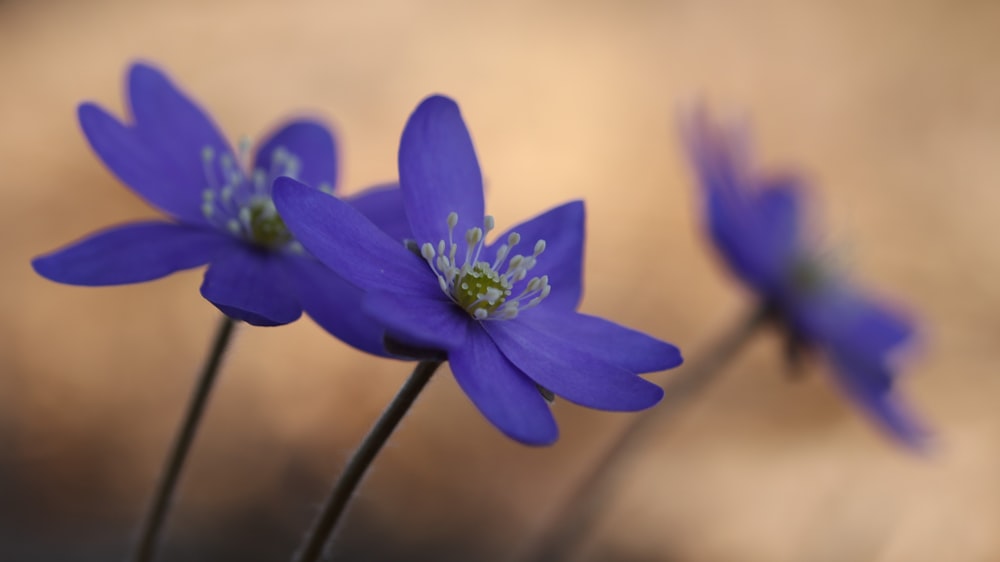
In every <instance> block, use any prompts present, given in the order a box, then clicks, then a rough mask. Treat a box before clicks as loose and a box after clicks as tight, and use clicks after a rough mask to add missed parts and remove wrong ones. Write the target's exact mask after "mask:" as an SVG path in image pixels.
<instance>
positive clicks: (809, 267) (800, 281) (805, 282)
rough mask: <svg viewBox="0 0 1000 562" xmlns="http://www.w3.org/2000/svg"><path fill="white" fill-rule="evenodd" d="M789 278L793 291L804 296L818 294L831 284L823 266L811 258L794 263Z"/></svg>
mask: <svg viewBox="0 0 1000 562" xmlns="http://www.w3.org/2000/svg"><path fill="white" fill-rule="evenodd" d="M788 278H789V281H790V283H791V286H792V289H793V290H794V291H795V292H797V293H799V294H803V295H809V294H813V293H816V292H818V291H819V290H820V289H822V288H823V287H824V286H826V285H827V284H828V283H829V282H830V278H829V274H828V271H827V269H826V268H825V267H824V266H823V264H822V263H821V262H820V261H818V260H816V259H812V258H809V257H804V258H799V259H797V260H795V261H794V262H792V265H791V266H790V268H789V272H788Z"/></svg>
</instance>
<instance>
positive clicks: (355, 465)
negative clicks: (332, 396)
mask: <svg viewBox="0 0 1000 562" xmlns="http://www.w3.org/2000/svg"><path fill="white" fill-rule="evenodd" d="M440 366H441V361H437V360H434V361H421V362H420V363H417V366H416V368H415V369H413V374H411V375H410V378H408V379H407V380H406V382H405V383H403V387H402V388H400V389H399V393H397V394H396V397H395V398H393V399H392V402H390V403H389V406H388V407H386V409H385V412H383V413H382V416H381V417H380V418H379V419H378V421H376V422H375V425H374V426H372V428H371V430H370V431H369V432H368V435H366V436H365V439H364V441H362V442H361V445H360V446H359V447H358V450H357V451H355V452H354V456H352V457H351V459H350V460H349V461H348V462H347V466H346V467H344V472H343V473H342V474H341V475H340V478H339V479H338V480H337V483H336V484H334V487H333V491H332V492H331V493H330V496H329V497H328V498H327V499H326V502H325V503H324V504H323V508H322V511H321V512H320V515H319V517H318V518H317V519H316V522H315V523H314V524H313V528H312V529H311V530H310V531H309V535H308V536H307V537H306V540H305V541H304V542H303V544H302V547H301V548H300V549H299V551H298V554H296V556H295V562H316V561H317V560H319V559H320V557H321V556H322V555H323V550H324V547H325V546H326V544H327V542H329V539H330V537H332V536H333V534H334V531H336V528H337V523H338V522H339V521H340V518H341V516H342V515H343V514H344V510H345V508H346V507H347V504H348V502H350V500H351V496H352V495H354V491H355V490H356V489H357V487H358V483H360V482H361V478H362V477H364V475H365V472H367V471H368V467H369V466H370V465H371V463H372V461H373V460H375V456H376V455H378V453H379V451H380V450H382V446H383V445H385V443H386V441H388V440H389V436H390V435H392V432H393V431H394V430H395V429H396V426H397V425H399V422H400V421H401V420H402V419H403V416H404V415H405V414H406V412H407V411H408V410H409V409H410V406H411V405H413V402H414V400H416V399H417V396H418V395H419V394H420V391H421V390H423V388H424V386H426V385H427V382H428V381H430V380H431V375H433V374H434V371H436V370H437V368H438V367H440Z"/></svg>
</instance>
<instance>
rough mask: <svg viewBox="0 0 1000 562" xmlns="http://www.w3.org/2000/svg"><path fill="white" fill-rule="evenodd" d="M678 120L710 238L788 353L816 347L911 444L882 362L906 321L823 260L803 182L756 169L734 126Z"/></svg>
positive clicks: (912, 434)
mask: <svg viewBox="0 0 1000 562" xmlns="http://www.w3.org/2000/svg"><path fill="white" fill-rule="evenodd" d="M685 125H686V128H685V131H684V133H685V137H686V138H685V140H686V142H687V145H688V149H689V151H690V154H691V158H692V159H693V161H694V167H695V170H696V172H697V175H698V177H699V180H700V183H701V190H702V195H703V197H704V205H705V210H704V213H705V219H706V221H707V223H708V230H709V233H710V235H711V238H712V241H713V242H714V244H715V246H716V248H717V249H718V250H719V252H720V253H721V254H722V257H723V258H724V259H725V261H726V262H727V264H728V265H729V267H730V269H732V271H733V273H734V274H735V275H736V276H737V277H738V278H739V279H740V280H741V281H743V282H744V283H746V284H747V285H748V286H749V287H750V288H751V289H752V290H753V291H754V292H755V293H757V295H759V297H760V298H761V299H762V300H763V301H764V303H765V304H766V305H768V306H769V307H770V309H771V311H772V313H773V314H774V315H775V317H776V319H777V320H779V321H780V322H781V323H782V325H783V327H784V329H785V330H786V334H787V336H788V338H789V342H790V344H791V345H790V348H789V351H790V352H791V353H792V354H793V355H792V356H793V357H795V356H796V355H797V352H798V351H800V350H814V351H818V352H820V353H821V354H822V355H823V356H824V357H825V358H826V359H828V360H829V362H830V364H831V366H832V371H833V373H834V374H835V375H836V380H837V382H838V383H839V385H840V386H841V387H842V388H843V389H844V390H845V391H846V393H847V395H848V396H850V398H851V399H852V400H853V401H854V402H856V403H857V404H858V405H860V406H861V407H862V408H863V409H864V410H865V411H866V412H868V414H869V415H870V416H871V417H873V418H874V419H875V420H876V421H877V422H878V423H880V424H881V425H882V426H883V427H884V428H885V429H887V430H888V431H889V432H890V433H891V434H892V435H894V436H895V437H896V438H898V439H900V440H901V441H903V442H904V443H906V444H908V445H910V446H913V447H920V446H921V445H922V444H923V443H924V441H925V439H926V437H927V432H926V430H925V429H924V428H923V427H922V425H921V424H920V423H918V421H917V420H916V419H915V418H914V417H913V416H912V415H911V413H910V412H909V411H908V410H907V408H906V407H904V405H903V404H901V402H900V401H899V398H898V397H897V396H896V394H895V393H894V392H893V383H894V381H895V379H896V373H895V372H894V370H893V368H892V365H891V363H892V362H891V361H890V359H891V357H890V355H891V353H892V352H893V351H894V350H896V349H897V348H899V347H900V346H902V345H903V344H905V343H906V342H907V341H909V340H910V339H911V338H912V336H913V326H912V323H911V321H910V320H909V319H907V318H905V317H903V316H902V315H901V314H900V313H898V312H896V311H893V310H891V309H890V308H888V307H887V306H886V305H885V304H883V303H880V302H877V301H875V300H873V299H872V298H870V297H869V296H867V295H866V294H864V293H863V292H862V291H860V290H859V289H858V288H857V287H855V286H854V285H853V284H852V283H851V282H850V281H849V280H847V279H845V278H844V277H843V274H842V273H841V272H839V271H837V270H836V269H835V268H834V267H833V264H830V263H829V261H828V260H824V259H823V257H822V255H821V254H820V253H819V252H818V251H817V248H816V245H815V243H814V242H815V240H814V239H813V238H812V237H811V234H812V233H811V232H810V231H809V230H808V228H807V227H808V226H809V225H808V224H807V221H806V220H805V217H803V208H802V207H803V200H804V197H805V195H806V191H807V190H806V186H805V184H804V182H802V181H801V180H800V179H799V178H796V177H792V176H789V175H768V174H760V173H758V172H757V171H756V170H754V169H753V168H752V166H751V162H750V159H749V154H748V153H749V150H748V146H747V143H746V139H745V137H744V135H743V131H742V130H739V129H736V128H726V127H723V126H720V125H718V124H715V123H712V122H711V121H710V119H709V118H708V116H707V115H706V114H705V112H698V113H696V114H695V115H694V116H692V118H691V119H690V120H689V121H688V122H687V123H686V124H685Z"/></svg>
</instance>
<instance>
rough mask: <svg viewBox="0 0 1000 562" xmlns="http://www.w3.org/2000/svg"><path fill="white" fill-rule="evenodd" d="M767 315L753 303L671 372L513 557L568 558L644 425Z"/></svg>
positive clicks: (684, 398)
mask: <svg viewBox="0 0 1000 562" xmlns="http://www.w3.org/2000/svg"><path fill="white" fill-rule="evenodd" d="M770 318H771V311H770V309H769V308H768V307H767V306H763V305H762V306H760V307H758V308H755V309H753V310H752V311H750V312H749V313H748V314H747V315H746V316H745V317H744V318H742V319H741V320H740V321H739V322H737V323H736V324H734V325H733V327H732V328H731V329H730V330H729V331H728V332H726V333H724V334H722V336H720V337H719V339H718V340H716V341H715V343H714V344H712V345H711V346H709V347H708V349H707V350H706V352H705V353H704V355H702V356H701V357H700V358H698V359H696V360H694V361H691V362H690V363H689V364H688V365H686V366H685V367H684V368H681V370H680V372H679V373H678V374H677V376H676V377H674V378H672V379H670V381H669V382H667V383H666V384H664V385H663V390H664V396H663V400H662V401H661V402H660V403H659V404H657V405H656V406H655V407H653V408H650V409H649V410H646V411H645V412H643V413H642V414H640V415H637V416H635V417H633V418H632V421H631V422H630V423H629V425H628V426H627V427H626V428H625V429H624V430H623V431H622V432H621V433H620V434H619V435H618V437H617V438H616V439H615V442H614V443H612V444H611V446H610V447H609V448H608V450H607V451H606V452H605V453H604V454H603V455H601V456H600V457H599V458H598V459H597V460H596V461H595V463H594V465H593V466H592V467H591V469H590V471H589V472H588V473H587V474H586V475H585V476H584V477H583V478H582V479H580V481H579V484H577V486H576V487H575V488H574V489H573V490H572V491H571V492H570V494H569V496H567V499H566V501H565V503H563V504H562V505H561V506H560V507H559V508H558V511H557V512H556V515H555V516H554V517H553V519H552V520H551V521H552V523H551V525H550V527H549V528H548V529H547V530H545V531H544V533H543V534H542V535H541V537H540V538H539V539H538V541H537V542H536V543H535V545H534V547H533V548H532V549H531V550H530V551H529V552H527V553H524V552H522V553H521V555H520V556H518V557H517V559H519V560H530V561H533V562H559V561H563V560H570V559H571V558H572V555H573V551H574V548H575V547H576V546H577V545H578V544H579V543H580V541H581V540H582V539H583V538H584V536H585V534H586V533H587V531H588V530H590V529H591V528H592V527H593V525H594V523H596V521H597V519H598V517H599V516H600V514H601V513H602V508H603V507H605V506H606V505H607V503H608V500H609V499H610V497H611V494H612V493H613V492H614V490H615V489H616V488H617V483H618V479H619V477H620V476H621V469H622V468H623V467H624V466H626V465H625V463H624V461H625V460H627V459H628V458H631V455H632V453H634V452H635V449H636V448H637V447H638V446H639V445H641V444H642V443H643V441H644V439H643V438H644V437H645V436H646V435H647V433H648V431H649V430H651V429H653V428H655V427H657V426H658V424H659V423H660V422H662V421H663V420H664V419H665V418H666V417H667V416H671V415H674V414H675V413H676V412H677V410H678V408H679V407H680V406H682V405H684V404H685V403H689V402H691V400H693V399H694V398H696V397H697V396H698V395H699V394H700V393H701V392H702V391H704V390H705V389H706V388H708V386H709V384H710V383H711V382H712V381H714V380H715V379H717V378H718V376H719V375H720V374H721V373H722V372H723V369H722V368H723V367H724V366H725V365H726V363H728V362H729V360H730V359H732V358H733V357H734V356H735V355H736V354H737V353H738V352H739V351H740V350H741V349H743V347H744V345H746V344H747V342H749V341H750V339H751V337H752V336H753V335H754V334H755V333H756V332H757V330H758V329H759V328H760V327H761V326H764V325H765V323H766V322H767V321H768V320H769V319H770ZM525 554H526V556H525Z"/></svg>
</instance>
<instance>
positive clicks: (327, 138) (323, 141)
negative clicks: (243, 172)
mask: <svg viewBox="0 0 1000 562" xmlns="http://www.w3.org/2000/svg"><path fill="white" fill-rule="evenodd" d="M279 149H281V150H285V151H287V152H288V153H290V154H292V155H294V156H295V157H296V158H298V159H299V164H300V166H301V168H300V169H299V172H298V175H297V176H296V178H295V179H297V180H299V181H301V182H302V183H304V184H306V185H308V186H311V187H315V188H317V189H318V188H319V187H320V186H323V185H325V186H328V187H329V188H331V189H334V188H336V187H337V147H336V145H335V144H334V139H333V134H332V133H330V129H329V128H328V127H327V126H326V125H324V124H323V123H320V122H318V121H314V120H307V119H301V120H297V121H292V122H289V123H286V124H285V125H283V126H281V127H280V128H278V129H277V130H276V131H274V132H273V133H271V134H270V135H268V136H267V137H266V139H265V140H264V142H263V143H262V144H261V145H260V147H259V148H258V149H257V151H256V156H255V159H254V169H255V170H258V169H259V170H263V171H264V172H265V173H266V174H268V175H270V174H271V173H273V170H276V169H280V167H279V166H277V165H276V164H275V163H274V159H275V151H276V150H279Z"/></svg>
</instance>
